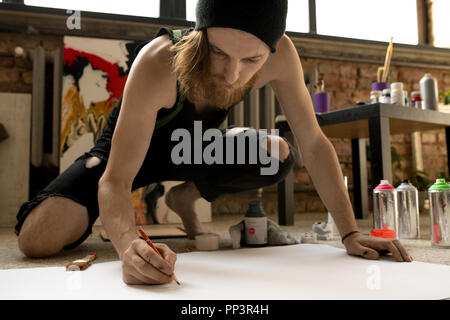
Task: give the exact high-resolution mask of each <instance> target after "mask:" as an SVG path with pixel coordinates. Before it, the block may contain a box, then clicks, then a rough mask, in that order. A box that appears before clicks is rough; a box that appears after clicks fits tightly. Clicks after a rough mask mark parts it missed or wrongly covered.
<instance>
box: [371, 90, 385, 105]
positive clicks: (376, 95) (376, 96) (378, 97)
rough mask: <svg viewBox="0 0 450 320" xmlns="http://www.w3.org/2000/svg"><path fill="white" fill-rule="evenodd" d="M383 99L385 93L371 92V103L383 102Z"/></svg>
mask: <svg viewBox="0 0 450 320" xmlns="http://www.w3.org/2000/svg"><path fill="white" fill-rule="evenodd" d="M382 97H383V93H382V92H381V91H371V92H370V103H378V102H381V98H382Z"/></svg>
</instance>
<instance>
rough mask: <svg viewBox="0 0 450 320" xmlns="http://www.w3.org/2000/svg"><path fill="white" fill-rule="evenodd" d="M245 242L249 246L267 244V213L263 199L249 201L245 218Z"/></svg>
mask: <svg viewBox="0 0 450 320" xmlns="http://www.w3.org/2000/svg"><path fill="white" fill-rule="evenodd" d="M244 228H245V243H246V244H247V245H249V246H265V245H266V244H267V215H266V212H265V211H264V209H263V208H262V204H261V201H259V200H255V201H251V202H250V203H249V207H248V210H247V212H246V214H245V220H244Z"/></svg>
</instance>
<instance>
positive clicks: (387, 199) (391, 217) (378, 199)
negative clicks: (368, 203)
mask: <svg viewBox="0 0 450 320" xmlns="http://www.w3.org/2000/svg"><path fill="white" fill-rule="evenodd" d="M397 218H398V215H397V193H396V191H395V188H394V187H393V186H392V185H391V184H390V183H389V181H388V180H381V181H380V184H379V185H378V186H377V187H376V188H375V189H374V190H373V227H374V228H373V230H372V231H371V232H370V236H371V237H377V238H384V239H398V232H397V230H398V228H397V225H398V223H397Z"/></svg>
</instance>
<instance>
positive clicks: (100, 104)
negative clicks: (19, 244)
mask: <svg viewBox="0 0 450 320" xmlns="http://www.w3.org/2000/svg"><path fill="white" fill-rule="evenodd" d="M139 43H140V42H135V41H127V40H114V39H113V40H111V39H97V38H86V37H72V36H66V37H64V52H63V61H64V74H63V80H62V103H61V132H60V154H61V159H60V171H61V172H62V171H64V170H65V169H66V168H67V167H68V166H70V165H71V164H72V163H73V161H74V160H75V159H76V158H78V157H79V156H80V155H82V154H83V153H84V152H86V151H89V149H90V148H92V147H93V146H94V144H95V141H97V139H98V138H99V137H100V135H101V133H102V131H103V128H104V127H105V125H106V119H107V117H108V115H109V113H110V112H111V110H112V109H113V108H114V107H115V106H116V105H117V104H118V103H119V99H120V97H121V95H122V92H123V89H124V87H125V82H126V80H127V77H128V73H129V70H130V67H131V64H132V60H133V58H134V50H135V48H136V47H137V45H138V44H139ZM147 189H148V188H147ZM143 192H144V190H143V189H139V190H136V191H135V192H133V195H132V201H133V207H134V211H135V220H136V223H137V224H147V223H151V221H149V219H148V218H147V210H146V205H145V203H144V200H143Z"/></svg>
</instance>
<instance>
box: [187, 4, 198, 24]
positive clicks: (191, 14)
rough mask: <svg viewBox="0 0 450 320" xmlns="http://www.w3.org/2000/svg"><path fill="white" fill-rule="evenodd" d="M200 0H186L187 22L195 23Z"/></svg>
mask: <svg viewBox="0 0 450 320" xmlns="http://www.w3.org/2000/svg"><path fill="white" fill-rule="evenodd" d="M197 1H198V0H186V20H187V21H195V20H196V19H195V7H196V6H197Z"/></svg>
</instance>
